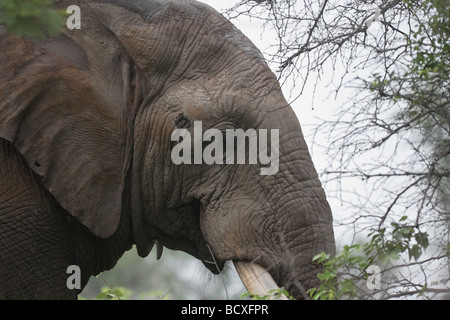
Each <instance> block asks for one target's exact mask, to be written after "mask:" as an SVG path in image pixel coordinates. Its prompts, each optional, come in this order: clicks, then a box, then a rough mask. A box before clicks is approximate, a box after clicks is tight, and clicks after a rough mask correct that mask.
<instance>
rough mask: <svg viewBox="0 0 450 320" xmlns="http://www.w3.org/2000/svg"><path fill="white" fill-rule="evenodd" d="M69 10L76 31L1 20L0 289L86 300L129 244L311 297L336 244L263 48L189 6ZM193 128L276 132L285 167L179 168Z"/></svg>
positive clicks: (74, 0)
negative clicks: (77, 20) (83, 295)
mask: <svg viewBox="0 0 450 320" xmlns="http://www.w3.org/2000/svg"><path fill="white" fill-rule="evenodd" d="M69 5H77V6H79V8H80V13H81V16H80V17H81V27H80V28H79V29H77V28H74V29H69V28H66V27H62V28H61V31H60V33H59V34H57V35H54V36H46V37H43V38H38V39H36V38H27V37H19V36H16V35H13V34H9V33H7V32H6V31H5V29H4V28H1V27H0V42H1V44H0V298H1V299H77V296H78V294H79V293H80V292H81V290H82V289H83V287H84V286H85V285H86V283H87V282H88V280H89V278H90V277H91V276H92V275H97V274H98V273H100V272H102V271H105V270H110V269H112V268H113V267H114V265H115V264H116V263H117V261H118V260H119V259H120V257H121V256H122V255H123V253H124V252H126V251H128V250H130V249H132V248H133V247H135V248H136V250H137V253H138V254H139V255H140V256H141V257H146V256H147V255H148V254H149V253H150V251H151V250H152V248H154V247H156V250H157V255H158V258H159V257H160V256H161V254H162V250H163V247H166V248H169V249H173V250H180V251H184V252H186V253H188V254H190V255H192V256H193V257H195V258H197V259H199V260H200V261H202V263H203V264H204V266H205V267H206V268H207V269H209V270H210V271H211V272H212V273H214V274H218V273H220V272H221V271H222V269H223V268H224V265H225V263H226V262H228V261H232V262H234V263H235V265H236V269H237V271H238V272H239V273H240V275H241V277H242V279H243V281H244V284H245V285H246V286H248V287H249V288H254V289H251V290H258V289H255V288H257V287H258V285H259V284H261V283H264V282H265V281H266V280H267V281H268V282H270V281H271V282H270V283H271V284H274V285H275V286H278V287H283V288H285V289H286V290H287V291H288V292H289V293H290V295H292V296H293V297H294V298H298V299H304V298H307V294H306V292H307V290H308V289H309V288H312V287H314V286H317V285H318V281H319V280H318V279H317V274H318V273H320V272H321V271H322V270H323V266H321V265H319V264H317V263H315V262H314V261H313V257H314V256H315V255H316V254H318V253H320V252H322V251H324V252H327V253H329V254H331V255H333V254H335V240H334V234H333V218H332V213H331V208H330V205H329V203H328V201H327V198H326V194H325V191H324V188H323V186H322V184H321V182H320V180H319V176H318V174H317V171H316V169H315V167H314V164H313V161H312V158H311V155H310V153H309V151H308V147H307V145H306V142H305V139H304V136H303V133H302V130H301V127H300V123H299V120H298V118H297V117H296V115H295V113H294V111H293V109H292V107H291V106H290V105H289V103H288V102H287V101H286V99H285V97H284V96H283V93H282V90H281V87H280V84H279V82H278V79H277V77H276V75H275V74H274V73H273V72H272V71H271V70H270V68H269V66H268V64H267V62H266V61H265V59H264V57H263V55H262V54H261V53H260V51H259V50H258V49H257V48H256V47H255V45H254V44H253V43H252V42H251V41H250V40H249V39H248V38H247V37H246V36H244V35H243V33H241V31H240V30H238V29H237V28H236V27H235V26H234V25H233V24H232V23H231V22H230V21H229V20H228V19H227V18H225V17H224V16H223V15H221V14H220V13H218V12H217V11H215V10H214V9H212V8H211V7H209V6H208V5H206V4H202V3H199V2H196V1H190V0H171V1H160V0H135V1H126V0H109V1H107V0H91V1H86V0H83V1H82V0H70V1H65V0H64V1H56V7H57V8H60V9H65V8H67V7H68V6H69ZM196 123H199V124H200V123H201V128H202V129H203V130H206V129H215V131H214V132H216V133H217V132H220V133H223V140H222V141H221V142H222V143H223V145H226V147H229V146H230V145H231V146H233V144H230V141H228V140H226V139H227V138H229V137H228V136H227V134H225V133H226V132H228V131H227V130H238V129H240V130H241V131H240V132H244V133H245V132H247V131H246V130H249V129H254V130H255V132H259V133H261V132H277V133H278V137H279V140H278V141H271V144H270V146H269V144H267V148H266V149H265V152H266V154H269V151H270V152H272V154H275V153H274V152H277V154H278V155H279V158H278V160H279V161H278V163H277V168H276V170H272V171H271V172H270V170H268V171H269V172H266V173H265V174H262V170H261V169H262V168H263V167H264V165H266V163H262V161H260V160H261V159H262V158H261V159H257V161H256V163H255V162H252V163H251V162H250V161H244V162H238V161H235V163H233V162H231V163H229V162H225V161H216V162H214V163H206V162H205V161H202V162H196V161H192V162H191V163H189V162H185V163H174V161H173V159H172V155H173V150H174V149H175V148H176V146H179V143H181V141H184V139H185V137H183V138H179V140H174V138H173V133H174V132H175V130H178V129H179V130H184V131H183V132H184V133H191V134H195V132H194V129H195V124H196ZM262 130H267V131H262ZM274 130H276V131H274ZM260 136H261V134H260ZM214 137H215V139H219V137H217V135H215V136H214ZM204 138H205V137H204ZM220 139H222V137H220ZM232 140H233V141H235V140H236V141H237V138H236V139H235V138H232ZM250 140H251V137H250V135H248V136H245V137H244V140H243V141H244V142H246V141H250ZM196 141H197V140H196ZM196 141H192V148H206V147H207V146H205V142H207V141H208V140H207V139H204V140H203V141H200V143H199V144H197V146H195V145H194V144H195V143H196ZM209 141H212V139H211V140H209ZM217 141H219V140H217ZM197 142H198V141H197ZM216 145H217V144H216ZM241 147H242V145H241ZM235 148H236V150H238V149H239V148H240V147H239V145H238V146H235ZM250 149H251V148H250V142H248V143H246V144H244V145H243V149H242V148H241V149H240V150H244V151H245V152H248V153H250V151H251V150H250ZM200 150H203V149H200ZM262 151H264V150H260V154H261V152H262ZM183 152H187V151H186V150H184V151H183ZM215 152H217V153H216V156H217V155H218V156H219V157H220V155H221V154H220V153H218V152H219V151H218V150H216V151H215ZM236 152H237V151H236ZM263 154H264V152H263ZM191 156H192V157H195V155H194V152H192V154H191ZM264 168H267V166H265V167H264ZM70 266H77V267H78V268H79V270H80V274H79V276H80V285H79V286H76V287H73V286H72V287H71V286H69V285H68V278H69V277H70V276H71V274H70V273H68V268H69V267H70ZM248 279H250V280H248ZM252 279H253V280H252ZM255 279H256V280H255ZM258 283H259V284H258Z"/></svg>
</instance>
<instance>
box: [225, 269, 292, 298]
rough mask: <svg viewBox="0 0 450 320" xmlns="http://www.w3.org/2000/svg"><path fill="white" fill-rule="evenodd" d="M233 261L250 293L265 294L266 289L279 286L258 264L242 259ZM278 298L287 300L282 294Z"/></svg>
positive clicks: (266, 292)
mask: <svg viewBox="0 0 450 320" xmlns="http://www.w3.org/2000/svg"><path fill="white" fill-rule="evenodd" d="M233 263H234V267H235V268H236V271H237V273H238V275H239V277H240V278H241V281H242V283H243V284H244V286H245V288H246V289H247V290H248V292H250V293H251V294H253V295H258V296H266V295H267V294H268V291H270V290H274V289H279V288H280V287H279V286H278V285H277V284H276V282H275V280H273V278H272V276H271V275H270V273H269V272H268V271H267V270H266V269H265V268H263V267H261V266H260V265H259V264H256V263H251V262H243V261H233ZM279 299H280V300H288V299H287V298H286V297H285V296H284V295H281V296H280V298H279Z"/></svg>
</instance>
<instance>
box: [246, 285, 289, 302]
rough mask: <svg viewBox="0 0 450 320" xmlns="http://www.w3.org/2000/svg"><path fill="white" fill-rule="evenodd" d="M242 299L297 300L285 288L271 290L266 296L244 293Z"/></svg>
mask: <svg viewBox="0 0 450 320" xmlns="http://www.w3.org/2000/svg"><path fill="white" fill-rule="evenodd" d="M240 298H241V299H246V298H250V299H252V300H281V299H284V298H287V299H289V300H295V299H294V297H292V296H291V295H290V294H289V292H288V291H287V290H286V289H284V288H283V287H281V288H277V289H272V290H269V291H268V292H267V293H266V294H265V295H258V294H252V293H250V292H248V291H247V292H244V293H243V294H242V295H241V296H240Z"/></svg>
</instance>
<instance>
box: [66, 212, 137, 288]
mask: <svg viewBox="0 0 450 320" xmlns="http://www.w3.org/2000/svg"><path fill="white" fill-rule="evenodd" d="M128 220H129V219H128V218H127V217H126V215H122V218H121V221H120V223H119V226H118V228H117V230H116V232H115V233H114V234H113V235H112V236H110V237H108V238H106V239H102V238H99V237H98V236H95V235H93V234H92V233H91V232H90V231H89V230H88V229H87V228H86V227H84V226H83V225H82V224H81V223H79V222H78V221H77V220H76V219H74V218H72V217H71V218H69V220H68V225H69V233H70V234H71V235H72V237H73V246H72V247H73V255H74V257H75V258H74V259H73V262H74V264H76V265H78V266H79V267H80V268H81V270H83V271H82V280H83V283H84V284H86V283H87V281H88V280H89V277H90V276H91V275H97V274H99V273H101V272H103V271H106V270H110V269H112V268H113V267H114V266H115V265H116V263H117V261H118V260H119V259H120V257H121V256H122V255H123V254H124V253H125V252H126V251H128V250H130V249H131V248H132V241H131V231H130V223H129V222H128Z"/></svg>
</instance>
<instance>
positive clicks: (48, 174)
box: [0, 9, 136, 238]
mask: <svg viewBox="0 0 450 320" xmlns="http://www.w3.org/2000/svg"><path fill="white" fill-rule="evenodd" d="M82 23H83V24H82V28H81V29H80V30H72V31H69V30H66V31H65V32H66V34H61V35H59V36H57V37H54V38H51V39H47V40H39V41H38V40H30V39H26V38H19V37H16V36H12V35H8V34H5V33H2V31H1V30H0V42H1V43H0V137H1V138H4V139H6V140H8V141H10V142H11V143H12V144H13V145H14V146H15V148H16V149H18V150H19V151H20V153H21V154H22V155H23V156H24V158H25V159H26V161H27V162H28V165H29V166H30V168H31V169H32V170H33V171H35V172H36V173H37V174H38V175H39V176H41V177H42V184H43V185H44V186H45V187H46V188H47V189H48V190H49V191H50V193H51V194H52V195H53V196H54V198H55V199H56V200H57V201H58V203H59V204H60V205H61V206H62V207H63V208H64V209H65V210H67V211H68V212H69V213H70V214H72V215H73V216H75V217H76V218H77V219H78V220H79V221H80V222H81V223H82V224H83V225H85V226H86V227H87V228H89V230H90V231H91V232H92V233H94V234H95V235H97V236H99V237H102V238H106V237H109V236H111V235H112V234H113V233H114V232H115V230H116V229H117V226H118V224H119V221H120V214H121V210H122V196H123V195H122V193H123V189H124V183H125V176H126V172H127V169H128V167H129V163H130V156H129V155H130V154H131V151H130V150H131V149H130V148H132V144H131V136H132V133H131V132H130V131H131V125H130V128H128V123H130V122H129V121H128V120H127V119H131V118H132V116H131V114H132V110H133V105H134V101H135V94H136V93H135V90H134V85H135V72H134V71H133V70H134V67H133V66H132V62H131V61H130V59H129V57H128V56H127V54H126V52H125V51H124V50H123V48H122V47H121V45H120V43H119V42H118V40H117V39H116V38H115V36H114V35H113V34H112V33H111V32H109V31H108V30H107V29H105V28H104V27H103V26H102V25H101V24H100V23H99V22H97V21H96V18H95V16H92V15H89V12H88V10H87V9H86V10H84V11H83V22H82Z"/></svg>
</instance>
